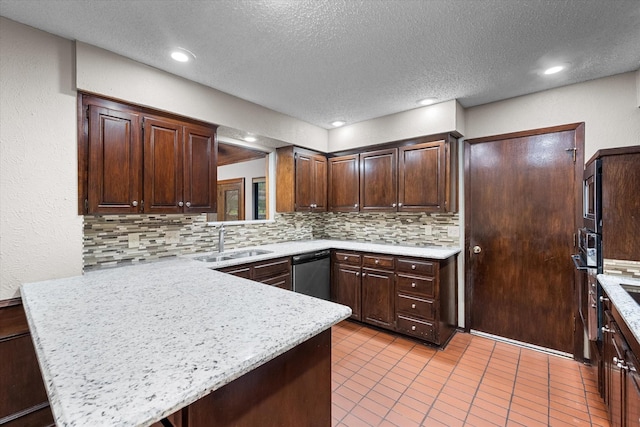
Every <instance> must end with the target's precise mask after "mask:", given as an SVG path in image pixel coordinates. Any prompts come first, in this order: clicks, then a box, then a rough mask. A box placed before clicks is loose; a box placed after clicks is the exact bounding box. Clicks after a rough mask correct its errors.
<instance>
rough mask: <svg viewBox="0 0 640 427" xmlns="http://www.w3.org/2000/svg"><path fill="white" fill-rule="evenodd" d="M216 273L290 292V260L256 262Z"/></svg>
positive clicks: (284, 258)
mask: <svg viewBox="0 0 640 427" xmlns="http://www.w3.org/2000/svg"><path fill="white" fill-rule="evenodd" d="M218 271H220V272H222V273H227V274H232V275H234V276H237V277H243V278H245V279H251V280H255V281H256V282H260V283H264V284H267V285H271V286H275V287H277V288H281V289H286V290H289V291H290V290H292V286H291V285H292V278H291V258H290V257H283V258H276V259H270V260H266V261H258V262H254V263H249V264H241V265H234V266H232V267H225V268H221V269H219V270H218Z"/></svg>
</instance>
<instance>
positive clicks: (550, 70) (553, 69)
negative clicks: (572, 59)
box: [544, 65, 564, 75]
mask: <svg viewBox="0 0 640 427" xmlns="http://www.w3.org/2000/svg"><path fill="white" fill-rule="evenodd" d="M562 70H564V66H563V65H556V66H555V67H551V68H547V69H546V70H544V74H546V75H549V74H556V73H559V72H560V71H562Z"/></svg>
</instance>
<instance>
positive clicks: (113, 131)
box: [87, 105, 142, 214]
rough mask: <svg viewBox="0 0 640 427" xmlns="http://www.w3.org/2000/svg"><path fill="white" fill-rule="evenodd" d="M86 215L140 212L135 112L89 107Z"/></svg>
mask: <svg viewBox="0 0 640 427" xmlns="http://www.w3.org/2000/svg"><path fill="white" fill-rule="evenodd" d="M87 172H88V197H87V201H88V212H87V213H105V214H128V213H137V212H139V211H140V208H141V204H140V200H141V197H142V140H141V138H140V118H139V116H138V115H137V114H135V113H130V112H125V111H118V110H114V109H107V108H103V107H98V106H95V105H90V106H89V164H88V171H87Z"/></svg>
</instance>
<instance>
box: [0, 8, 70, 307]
mask: <svg viewBox="0 0 640 427" xmlns="http://www.w3.org/2000/svg"><path fill="white" fill-rule="evenodd" d="M73 57H74V46H73V43H72V42H71V41H69V40H64V39H61V38H58V37H53V36H51V35H49V34H47V33H43V32H40V31H36V30H33V29H32V28H29V27H26V26H24V25H20V24H17V23H15V22H13V21H10V20H7V19H5V18H2V17H0V58H2V59H1V60H0V299H7V298H13V297H16V296H18V295H19V291H18V288H19V285H20V284H21V283H26V282H31V281H38V280H44V279H52V278H59V277H68V276H74V275H78V274H81V273H82V218H81V217H79V216H78V215H77V213H76V210H77V207H76V206H77V187H78V184H77V168H78V163H77V140H76V93H75V91H74V72H73Z"/></svg>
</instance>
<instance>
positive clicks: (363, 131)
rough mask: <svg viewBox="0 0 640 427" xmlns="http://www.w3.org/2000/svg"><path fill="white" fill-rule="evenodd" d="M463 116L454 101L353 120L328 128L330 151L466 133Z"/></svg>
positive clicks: (458, 105) (460, 108)
mask: <svg viewBox="0 0 640 427" xmlns="http://www.w3.org/2000/svg"><path fill="white" fill-rule="evenodd" d="M462 117H463V111H462V107H460V104H458V102H457V101H455V100H453V101H446V102H441V103H439V104H434V105H429V106H426V107H420V108H416V109H414V110H409V111H404V112H401V113H396V114H390V115H388V116H384V117H378V118H376V119H371V120H366V121H364V122H359V123H354V124H352V125H347V126H343V127H340V128H335V129H331V130H330V131H329V151H330V152H334V151H341V150H347V149H351V148H358V147H365V146H367V145H375V144H381V143H384V142H390V141H398V140H401V139H407V138H413V137H416V136H423V135H433V134H437V133H445V132H453V131H458V132H460V133H462V134H464V133H463V131H464V120H461V119H462Z"/></svg>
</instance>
